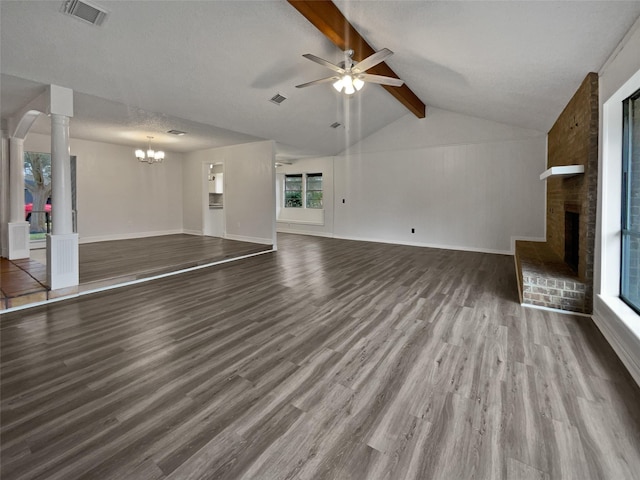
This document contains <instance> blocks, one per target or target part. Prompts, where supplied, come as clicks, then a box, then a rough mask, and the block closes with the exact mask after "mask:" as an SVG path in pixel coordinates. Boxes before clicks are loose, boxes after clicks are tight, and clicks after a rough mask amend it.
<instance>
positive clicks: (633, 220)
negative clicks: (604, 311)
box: [620, 90, 640, 313]
mask: <svg viewBox="0 0 640 480" xmlns="http://www.w3.org/2000/svg"><path fill="white" fill-rule="evenodd" d="M622 108H623V110H622V111H623V144H622V249H621V250H622V258H621V268H620V270H621V272H620V297H621V298H622V300H624V301H625V302H626V303H627V304H628V305H629V306H630V307H632V308H633V309H634V310H635V311H636V312H639V313H640V90H638V91H637V92H635V93H634V94H633V95H631V96H630V97H629V98H627V99H626V100H625V101H624V102H623V105H622Z"/></svg>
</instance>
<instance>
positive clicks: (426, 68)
mask: <svg viewBox="0 0 640 480" xmlns="http://www.w3.org/2000/svg"><path fill="white" fill-rule="evenodd" d="M92 2H93V3H95V4H96V5H98V6H100V7H103V8H104V9H106V10H107V11H108V12H109V14H108V17H107V20H106V22H105V23H104V24H103V25H102V26H99V27H98V26H93V25H89V24H87V23H83V22H82V21H79V20H77V19H75V18H72V17H69V16H67V15H64V14H62V13H60V11H59V10H60V7H61V5H62V0H59V1H56V0H48V1H29V2H25V1H22V0H20V1H7V0H2V2H0V48H1V52H0V73H1V74H2V75H1V77H0V82H1V83H0V93H1V98H0V113H1V115H2V118H3V119H6V118H7V117H9V116H11V114H13V113H14V112H15V111H16V110H17V109H18V108H20V107H21V106H23V104H24V103H25V102H26V101H28V100H29V99H31V98H32V97H34V96H36V95H37V94H38V93H40V92H41V91H43V89H44V88H45V85H48V84H50V83H53V84H57V85H61V86H65V87H69V88H71V89H73V90H74V91H75V117H74V118H73V120H72V122H71V135H72V137H76V138H85V139H89V140H96V141H105V142H110V143H119V144H125V145H132V146H135V145H140V143H141V142H143V143H144V141H146V136H147V135H153V136H154V137H155V139H154V145H157V146H159V147H162V148H164V149H166V150H169V151H176V152H185V151H191V150H198V149H203V148H209V147H214V146H223V145H229V144H237V143H242V142H247V141H255V140H259V139H273V140H275V141H276V142H277V148H278V152H279V156H280V157H281V158H296V157H299V156H305V155H318V154H323V155H331V154H336V153H338V152H340V151H342V150H344V149H345V148H346V146H348V145H350V144H352V143H354V142H356V141H358V140H359V139H361V138H364V137H366V136H368V135H370V134H372V133H374V132H375V131H377V130H379V129H380V128H382V127H383V126H385V125H388V124H389V123H392V122H394V121H396V120H398V119H399V118H400V117H402V116H404V115H411V114H410V113H409V112H408V110H407V109H406V108H405V107H403V106H402V105H401V104H400V103H398V102H397V101H396V100H395V99H394V98H393V97H392V96H391V95H390V94H389V93H387V92H386V91H385V90H383V89H382V88H381V87H380V86H378V85H366V86H365V88H364V89H363V90H362V91H361V92H358V94H356V95H354V96H353V97H352V98H349V99H346V98H345V97H344V96H341V95H340V94H337V92H335V91H334V90H333V89H332V88H331V86H330V84H324V85H319V86H314V87H310V88H306V89H296V88H295V85H297V84H300V83H304V82H307V81H310V80H315V79H317V78H321V77H323V76H326V74H327V73H330V72H329V71H328V70H326V69H324V68H323V67H321V66H319V65H317V64H314V63H312V62H309V61H308V60H306V59H305V58H303V57H302V55H303V54H305V53H313V54H315V55H317V56H319V57H322V58H325V59H326V60H329V61H331V62H335V63H338V62H339V61H340V60H341V58H342V53H341V51H340V50H339V49H338V48H337V47H336V46H334V45H333V44H332V43H331V42H330V41H329V40H328V39H327V38H326V37H324V36H323V35H322V34H321V33H320V32H319V31H318V30H317V29H316V28H315V27H314V26H313V25H311V23H309V22H308V21H307V20H306V19H305V18H304V17H303V16H302V15H301V14H300V13H299V12H298V11H296V10H295V9H294V8H293V7H291V5H289V4H288V3H287V2H286V1H284V0H273V1H270V0H265V1H221V0H216V1H188V2H187V1H155V2H152V1H127V0H124V1H106V0H92ZM335 3H336V5H337V6H338V8H339V9H340V10H341V12H342V13H343V14H344V15H345V17H346V18H347V19H348V20H349V21H350V22H351V23H352V24H353V25H354V26H355V27H356V29H357V30H358V32H359V33H360V34H361V35H362V36H363V37H364V38H365V39H366V40H367V42H368V43H369V44H370V45H371V46H372V47H373V48H374V49H380V48H383V47H386V48H389V49H391V50H392V51H394V52H395V53H394V55H393V56H391V57H390V58H389V59H388V60H387V62H386V63H387V64H388V65H389V66H390V67H391V68H392V69H393V70H394V71H395V73H396V74H398V75H399V76H400V77H401V78H402V79H403V80H405V81H406V82H407V84H408V85H409V86H410V88H411V89H412V90H413V92H415V93H416V95H417V96H418V97H419V98H420V99H421V100H422V101H423V102H424V103H425V104H426V105H427V116H428V109H429V107H430V106H433V107H438V108H442V109H446V110H451V111H455V112H459V113H464V114H467V115H472V116H477V117H482V118H487V119H490V120H494V121H498V122H503V123H507V124H511V125H515V126H519V127H525V128H531V129H536V130H539V131H542V132H546V131H548V130H549V129H550V128H551V126H552V125H553V122H554V121H555V119H556V118H557V116H558V115H559V114H560V112H561V111H562V109H563V108H564V106H565V105H566V103H567V102H568V100H569V99H570V98H571V96H572V95H573V93H574V91H575V90H576V88H577V87H578V86H579V84H580V82H581V80H582V79H583V78H584V76H585V75H586V74H587V73H588V72H590V71H598V70H599V69H600V68H601V67H602V65H603V63H604V62H605V61H606V59H607V58H608V57H609V55H610V54H611V53H612V51H613V50H614V49H615V47H616V45H617V44H618V43H619V42H620V40H621V39H622V37H623V36H624V34H625V33H626V32H627V31H628V29H629V28H630V27H631V25H632V24H633V22H634V21H635V19H636V18H638V16H639V15H640V2H637V1H625V2H615V1H613V2H612V1H584V2H564V1H559V2H538V1H531V2H528V1H512V2H506V1H505V2H484V1H473V2H458V1H438V2H430V1H421V2H415V1H347V0H336V1H335ZM276 93H280V94H282V95H284V96H285V97H287V99H286V100H285V101H284V102H283V103H282V104H281V105H275V104H273V103H271V102H269V99H270V98H271V97H272V96H273V95H274V94H276ZM414 118H415V117H414ZM415 121H416V122H420V121H423V120H419V119H417V118H415ZM334 122H339V123H341V124H342V125H343V126H342V127H340V128H337V129H333V128H330V125H331V124H332V123H334ZM47 128H48V126H47V122H46V121H39V122H38V123H37V124H36V125H35V126H34V131H39V132H41V133H46V132H47ZM170 129H178V130H185V131H187V132H188V133H189V134H188V135H185V136H184V137H174V136H172V135H169V134H167V133H166V131H167V130H170Z"/></svg>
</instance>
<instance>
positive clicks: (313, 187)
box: [306, 173, 322, 208]
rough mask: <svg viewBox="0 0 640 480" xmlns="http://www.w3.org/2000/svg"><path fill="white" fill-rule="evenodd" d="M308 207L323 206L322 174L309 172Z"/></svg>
mask: <svg viewBox="0 0 640 480" xmlns="http://www.w3.org/2000/svg"><path fill="white" fill-rule="evenodd" d="M306 198H307V208H322V174H321V173H308V174H307V191H306Z"/></svg>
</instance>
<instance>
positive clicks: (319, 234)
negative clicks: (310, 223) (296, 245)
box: [277, 227, 333, 238]
mask: <svg viewBox="0 0 640 480" xmlns="http://www.w3.org/2000/svg"><path fill="white" fill-rule="evenodd" d="M277 232H278V233H293V234H294V235H295V234H297V235H312V236H315V237H326V238H333V233H326V232H314V231H312V230H297V229H291V228H282V227H278V228H277Z"/></svg>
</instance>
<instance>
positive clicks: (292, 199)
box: [284, 174, 303, 208]
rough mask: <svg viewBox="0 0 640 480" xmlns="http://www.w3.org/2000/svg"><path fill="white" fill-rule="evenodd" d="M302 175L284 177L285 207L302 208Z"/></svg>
mask: <svg viewBox="0 0 640 480" xmlns="http://www.w3.org/2000/svg"><path fill="white" fill-rule="evenodd" d="M302 186H303V182H302V174H297V175H285V176H284V206H285V207H286V208H302Z"/></svg>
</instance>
